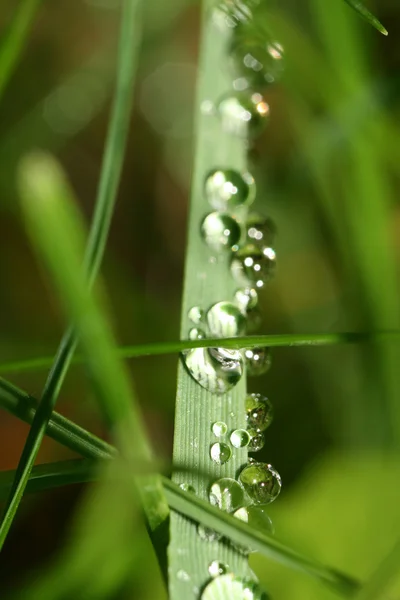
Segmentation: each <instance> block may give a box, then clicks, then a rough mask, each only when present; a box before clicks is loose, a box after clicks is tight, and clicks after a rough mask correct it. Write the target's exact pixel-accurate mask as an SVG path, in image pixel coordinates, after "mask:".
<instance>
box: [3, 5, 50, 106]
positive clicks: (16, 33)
mask: <svg viewBox="0 0 400 600" xmlns="http://www.w3.org/2000/svg"><path fill="white" fill-rule="evenodd" d="M41 1H42V0H20V2H19V3H18V6H17V8H16V9H15V14H14V17H13V20H12V21H11V24H10V26H9V29H8V31H7V32H5V33H4V34H3V35H2V39H1V41H0V99H1V97H2V95H3V93H4V90H5V88H6V86H7V84H8V81H9V80H10V77H11V76H12V74H13V72H14V69H15V67H16V65H17V62H18V59H19V57H20V54H21V50H22V48H23V46H24V43H25V40H26V38H27V35H28V33H29V29H30V26H31V24H32V21H33V19H34V16H35V14H36V11H37V9H38V7H39V4H40V3H41Z"/></svg>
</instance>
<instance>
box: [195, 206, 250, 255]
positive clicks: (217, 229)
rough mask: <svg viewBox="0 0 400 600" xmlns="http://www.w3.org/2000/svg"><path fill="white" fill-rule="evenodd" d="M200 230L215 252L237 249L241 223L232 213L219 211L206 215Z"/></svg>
mask: <svg viewBox="0 0 400 600" xmlns="http://www.w3.org/2000/svg"><path fill="white" fill-rule="evenodd" d="M200 232H201V237H202V238H203V240H204V241H205V243H206V244H207V246H208V247H209V248H211V249H212V250H215V252H221V251H222V250H232V249H233V250H237V248H238V243H239V241H240V237H241V229H240V225H239V223H238V222H237V221H236V220H235V219H234V218H233V217H231V216H230V215H227V214H224V213H219V212H212V213H210V214H209V215H207V216H206V217H205V219H204V220H203V222H202V224H201V227H200Z"/></svg>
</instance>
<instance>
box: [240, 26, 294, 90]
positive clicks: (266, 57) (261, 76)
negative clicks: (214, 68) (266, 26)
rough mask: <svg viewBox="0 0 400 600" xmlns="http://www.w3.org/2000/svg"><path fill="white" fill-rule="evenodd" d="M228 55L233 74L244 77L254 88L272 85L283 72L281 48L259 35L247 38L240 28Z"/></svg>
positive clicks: (276, 43) (282, 50)
mask: <svg viewBox="0 0 400 600" xmlns="http://www.w3.org/2000/svg"><path fill="white" fill-rule="evenodd" d="M230 54H231V56H232V58H233V60H234V72H235V74H236V75H239V76H242V77H245V78H246V79H248V80H249V82H250V83H251V85H252V86H253V87H256V88H262V87H263V86H265V85H266V84H271V83H274V82H275V81H277V80H278V79H280V77H281V76H282V73H283V71H284V49H283V46H282V45H281V44H280V43H279V42H277V41H275V40H271V39H270V40H268V39H266V38H265V36H264V35H262V34H261V33H258V34H257V35H255V36H254V35H253V36H249V35H248V34H247V33H246V31H245V30H244V28H242V29H241V30H240V31H238V33H237V35H236V36H235V37H234V38H233V43H232V45H231V48H230Z"/></svg>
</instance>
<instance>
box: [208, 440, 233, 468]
mask: <svg viewBox="0 0 400 600" xmlns="http://www.w3.org/2000/svg"><path fill="white" fill-rule="evenodd" d="M210 456H211V458H212V460H213V461H214V462H215V463H217V464H218V465H224V464H225V463H226V462H228V460H229V459H230V457H231V456H232V450H231V449H230V448H229V446H227V444H224V443H222V442H216V443H215V444H213V445H212V446H211V448H210Z"/></svg>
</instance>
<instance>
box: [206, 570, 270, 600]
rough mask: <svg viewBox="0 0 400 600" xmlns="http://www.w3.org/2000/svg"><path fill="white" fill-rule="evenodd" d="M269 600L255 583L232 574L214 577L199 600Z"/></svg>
mask: <svg viewBox="0 0 400 600" xmlns="http://www.w3.org/2000/svg"><path fill="white" fill-rule="evenodd" d="M225 599H226V600H228V599H229V600H270V599H269V596H268V595H267V594H266V593H265V592H264V591H263V590H262V589H261V587H260V585H259V584H258V583H257V581H254V580H253V579H250V578H242V577H235V575H234V574H233V573H228V574H226V575H220V576H219V577H215V579H213V580H212V581H211V582H210V583H209V584H208V585H207V586H206V588H205V589H204V591H203V593H202V595H201V600H225Z"/></svg>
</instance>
